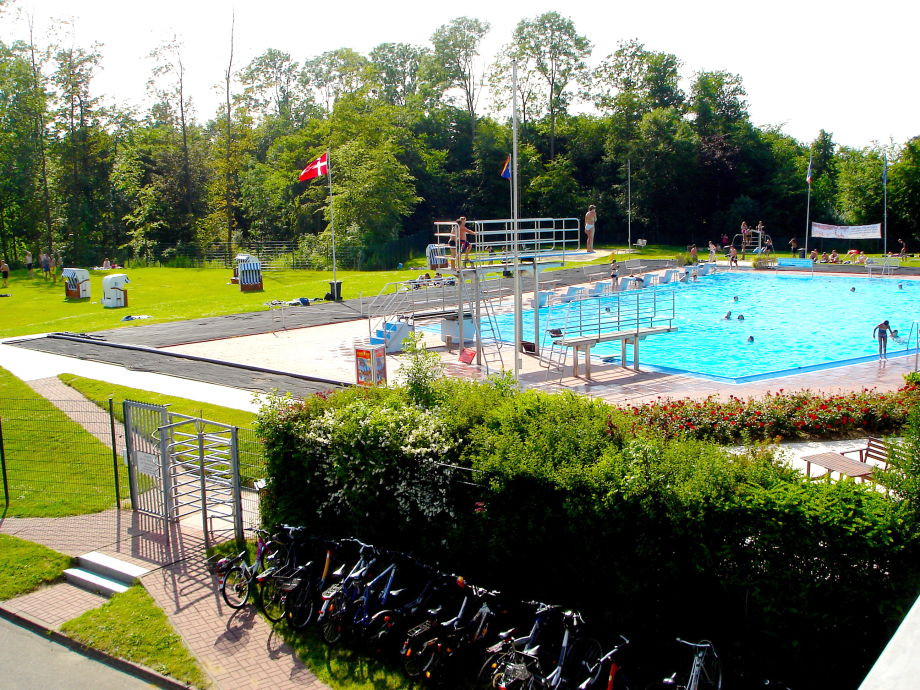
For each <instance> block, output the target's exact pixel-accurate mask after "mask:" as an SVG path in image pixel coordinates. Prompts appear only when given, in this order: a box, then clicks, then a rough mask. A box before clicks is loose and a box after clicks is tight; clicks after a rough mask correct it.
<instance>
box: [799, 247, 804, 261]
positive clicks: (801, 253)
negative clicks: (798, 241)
mask: <svg viewBox="0 0 920 690" xmlns="http://www.w3.org/2000/svg"><path fill="white" fill-rule="evenodd" d="M799 258H800V259H804V258H805V250H804V249H800V250H799Z"/></svg>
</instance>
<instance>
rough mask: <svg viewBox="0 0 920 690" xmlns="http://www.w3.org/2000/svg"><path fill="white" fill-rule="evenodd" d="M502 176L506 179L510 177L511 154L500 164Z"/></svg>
mask: <svg viewBox="0 0 920 690" xmlns="http://www.w3.org/2000/svg"><path fill="white" fill-rule="evenodd" d="M502 177H504V178H505V179H506V180H510V179H511V156H508V157H507V158H506V159H505V164H504V165H503V166H502Z"/></svg>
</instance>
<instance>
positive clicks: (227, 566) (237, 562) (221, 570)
mask: <svg viewBox="0 0 920 690" xmlns="http://www.w3.org/2000/svg"><path fill="white" fill-rule="evenodd" d="M250 531H251V532H255V533H256V535H257V541H256V557H255V559H254V560H253V562H252V563H251V564H247V563H246V554H247V552H246V551H241V552H240V553H238V554H237V555H236V556H233V557H232V558H222V559H220V560H219V561H218V562H217V563H216V564H215V566H214V572H215V573H216V574H217V576H218V588H219V589H220V595H221V597H222V598H223V600H224V603H225V604H227V606H229V607H230V608H232V609H236V610H239V609H241V608H243V607H244V606H245V605H246V604H247V603H248V602H249V597H250V595H251V594H252V586H253V583H254V582H255V580H256V576H257V575H258V574H260V573H262V572H263V571H264V570H265V569H266V560H267V559H268V558H270V557H271V555H272V554H273V553H274V552H275V551H276V549H277V545H276V543H275V542H273V541H272V540H271V535H270V534H269V532H267V531H265V530H263V529H251V530H250Z"/></svg>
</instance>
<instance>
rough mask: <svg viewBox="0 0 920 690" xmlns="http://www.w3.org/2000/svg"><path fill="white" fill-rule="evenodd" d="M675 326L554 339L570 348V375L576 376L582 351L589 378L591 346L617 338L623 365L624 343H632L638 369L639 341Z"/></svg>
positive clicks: (634, 361)
mask: <svg viewBox="0 0 920 690" xmlns="http://www.w3.org/2000/svg"><path fill="white" fill-rule="evenodd" d="M676 330H677V327H676V326H649V327H647V328H632V329H629V330H625V331H608V332H607V333H592V334H590V335H576V336H570V337H565V336H563V337H561V338H556V340H555V341H554V342H555V343H556V344H557V345H562V346H563V347H570V348H572V358H573V362H572V376H578V354H579V352H582V353H584V356H585V378H586V379H588V380H590V379H591V348H592V347H594V346H595V345H597V344H598V343H606V342H609V341H611V340H619V341H620V342H621V343H622V347H621V351H622V358H621V360H620V361H621V362H623V363H624V364H623V366H625V362H626V344H627V343H632V344H633V346H634V348H635V352H634V354H633V367H634V368H636V370H638V366H639V363H638V348H639V341H640V340H642V339H643V338H645V337H646V336H649V335H657V334H658V333H670V332H671V331H676ZM550 335H553V332H552V331H550Z"/></svg>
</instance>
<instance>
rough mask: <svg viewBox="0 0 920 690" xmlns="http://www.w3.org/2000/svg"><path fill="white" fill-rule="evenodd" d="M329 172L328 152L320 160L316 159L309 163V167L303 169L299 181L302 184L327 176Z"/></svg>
mask: <svg viewBox="0 0 920 690" xmlns="http://www.w3.org/2000/svg"><path fill="white" fill-rule="evenodd" d="M327 172H329V152H328V151H327V152H326V153H324V154H323V155H322V156H320V157H319V158H314V159H313V160H312V161H310V162H309V163H307V167H306V168H304V169H303V172H302V173H300V177H299V178H298V179H299V180H300V181H301V182H303V181H304V180H312V179H313V178H314V177H319V176H320V175H325V174H326V173H327Z"/></svg>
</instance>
